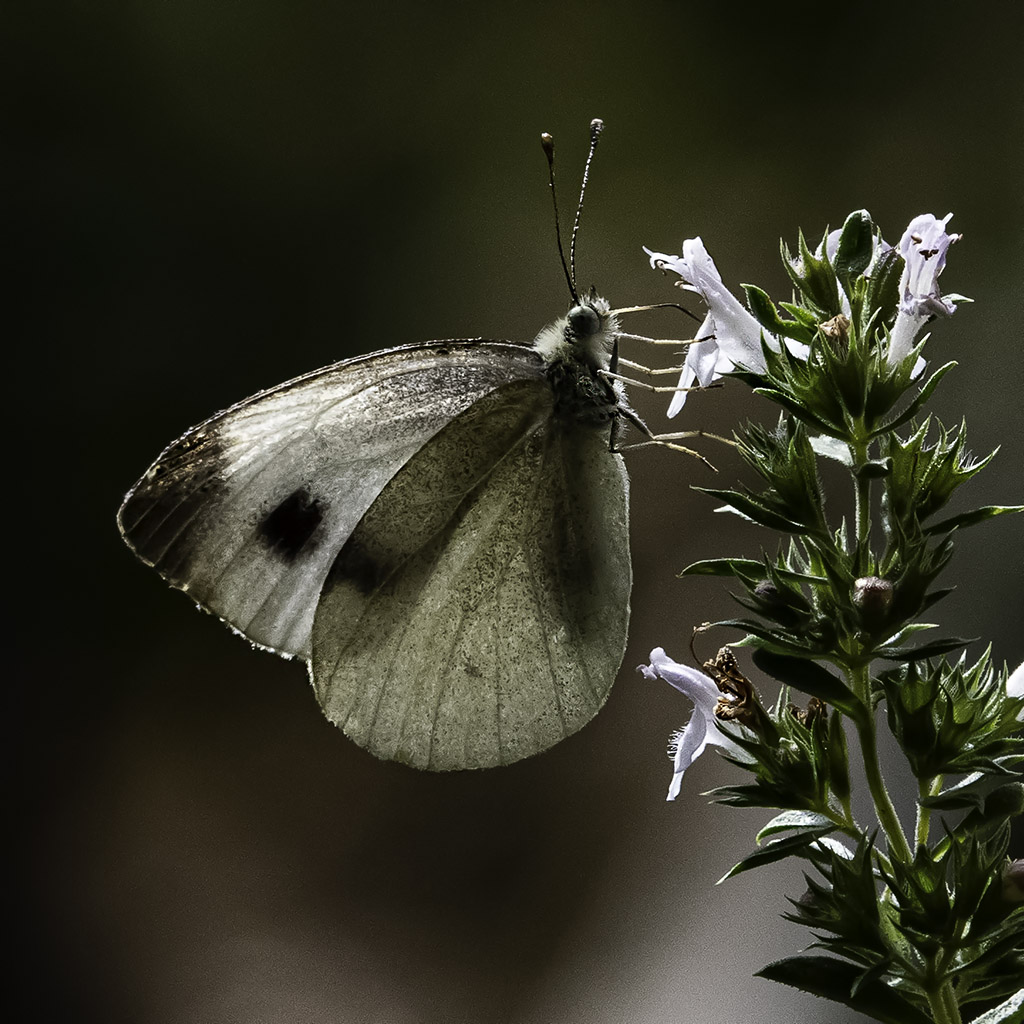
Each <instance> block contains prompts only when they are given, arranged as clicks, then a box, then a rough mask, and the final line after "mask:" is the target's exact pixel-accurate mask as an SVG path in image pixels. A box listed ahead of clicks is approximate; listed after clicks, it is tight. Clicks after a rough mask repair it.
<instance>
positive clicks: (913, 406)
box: [871, 360, 956, 437]
mask: <svg viewBox="0 0 1024 1024" xmlns="http://www.w3.org/2000/svg"><path fill="white" fill-rule="evenodd" d="M954 366H956V362H954V361H952V360H951V361H950V362H948V363H944V364H943V365H942V366H940V367H939V368H938V369H937V370H936V371H935V372H934V373H933V374H932V375H931V376H930V377H929V378H928V380H927V381H926V382H925V384H924V387H922V388H921V390H920V391H919V392H918V393H917V396H916V397H915V398H914V400H913V401H912V402H911V403H910V405H908V406H907V407H906V409H904V410H903V412H901V413H900V414H899V415H898V416H897V417H895V419H891V420H887V421H886V422H885V423H883V424H882V425H881V426H880V427H878V428H876V429H875V430H873V431H872V432H871V436H872V437H878V436H879V435H880V434H887V433H888V432H889V431H890V430H893V429H895V428H896V427H899V426H902V425H903V424H904V423H906V422H907V420H909V419H910V418H911V417H912V416H914V415H915V414H916V413H917V410H918V409H920V408H921V406H922V405H924V403H925V402H927V401H928V399H929V398H931V396H932V392H933V391H934V390H935V389H936V388H937V387H938V386H939V381H940V380H942V378H943V377H945V376H946V374H947V373H948V372H949V371H950V370H952V369H953V367H954Z"/></svg>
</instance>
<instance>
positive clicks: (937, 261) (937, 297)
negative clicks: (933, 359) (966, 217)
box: [888, 213, 962, 366]
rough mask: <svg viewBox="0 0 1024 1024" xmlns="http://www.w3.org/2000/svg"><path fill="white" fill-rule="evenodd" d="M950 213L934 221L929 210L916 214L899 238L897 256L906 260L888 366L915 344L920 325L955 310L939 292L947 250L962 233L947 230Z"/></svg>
mask: <svg viewBox="0 0 1024 1024" xmlns="http://www.w3.org/2000/svg"><path fill="white" fill-rule="evenodd" d="M952 216H953V214H951V213H947V214H946V216H945V217H943V219H942V220H937V219H936V218H935V217H934V216H932V214H930V213H923V214H921V216H920V217H915V218H914V219H913V220H912V221H911V222H910V224H908V225H907V230H906V231H904V232H903V237H902V238H901V239H900V246H899V249H900V255H901V256H902V257H903V259H904V260H905V264H904V267H903V276H902V277H901V278H900V308H899V312H898V313H897V314H896V322H895V323H894V324H893V327H892V331H891V332H890V334H889V355H888V361H889V365H890V366H895V365H896V364H897V363H899V362H902V361H903V360H904V359H906V358H907V356H908V355H909V354H910V350H911V349H912V348H913V347H914V340H915V339H916V338H917V335H918V334H919V333H920V331H921V328H922V327H923V326H924V325H925V324H926V323H927V322H928V321H929V320H931V319H932V318H933V317H936V316H951V315H952V314H953V313H955V312H956V302H954V301H953V298H952V297H949V298H943V297H942V293H941V292H940V291H939V283H938V281H939V274H941V273H942V271H943V269H944V268H945V266H946V252H947V251H948V250H949V247H950V246H951V245H952V244H953V243H954V242H956V241H959V240H960V238H961V237H962V236H961V235H950V234H947V233H946V224H948V223H949V219H950V217H952Z"/></svg>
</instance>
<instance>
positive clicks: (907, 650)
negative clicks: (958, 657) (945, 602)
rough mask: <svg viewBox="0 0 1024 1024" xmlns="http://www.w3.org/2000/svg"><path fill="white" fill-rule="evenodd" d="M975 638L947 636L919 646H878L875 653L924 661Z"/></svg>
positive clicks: (965, 644)
mask: <svg viewBox="0 0 1024 1024" xmlns="http://www.w3.org/2000/svg"><path fill="white" fill-rule="evenodd" d="M977 639H978V638H977V637H976V636H971V637H962V636H949V637H944V638H943V639H941V640H932V641H931V642H930V643H927V644H922V645H921V646H920V647H904V648H895V647H879V648H878V650H877V651H875V654H876V655H877V656H878V657H879V658H888V659H889V660H890V661H924V659H925V658H937V657H938V656H939V655H940V654H948V653H949V652H950V651H955V650H957V649H958V648H960V647H966V646H967V645H968V644H972V643H974V641H975V640H977Z"/></svg>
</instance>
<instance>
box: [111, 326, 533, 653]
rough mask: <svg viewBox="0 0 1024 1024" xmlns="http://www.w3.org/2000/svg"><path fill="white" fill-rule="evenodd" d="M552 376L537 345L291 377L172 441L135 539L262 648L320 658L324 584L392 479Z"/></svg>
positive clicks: (418, 351) (422, 353)
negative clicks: (478, 411)
mask: <svg viewBox="0 0 1024 1024" xmlns="http://www.w3.org/2000/svg"><path fill="white" fill-rule="evenodd" d="M520 379H526V380H533V381H539V380H543V364H542V361H541V359H540V358H539V356H538V355H537V353H536V352H535V351H533V350H532V349H530V348H528V347H525V346H519V345H514V344H511V343H505V342H495V341H453V342H437V343H433V344H429V345H417V346H408V347H405V348H398V349H391V350H389V351H386V352H381V353H377V354H375V355H372V356H367V357H363V358H359V359H353V360H349V361H346V362H342V363H338V364H336V365H334V366H331V367H327V368H326V369H323V370H319V371H316V372H315V373H311V374H307V375H306V376H304V377H299V378H297V379H296V380H293V381H289V382H288V383H285V384H282V385H280V386H279V387H277V388H274V389H272V390H270V391H265V392H262V393H260V394H258V395H255V396H253V397H252V398H250V399H247V400H246V401H244V402H241V403H239V404H238V405H236V406H233V407H232V408H230V409H228V410H226V411H225V412H221V413H218V414H217V415H216V416H213V417H211V418H210V419H209V420H207V421H205V422H204V423H202V424H200V425H199V426H198V427H195V428H193V429H192V430H190V431H189V432H188V433H187V434H185V435H184V436H183V437H182V438H180V439H179V440H178V441H177V442H175V443H174V444H172V445H171V446H170V447H169V448H167V449H166V451H164V453H163V454H162V455H161V456H160V457H159V458H158V459H157V461H156V462H155V463H154V464H153V465H152V466H151V467H150V469H149V470H148V471H147V473H146V474H145V475H144V476H143V477H142V479H141V480H140V481H139V482H138V483H137V484H136V485H135V487H134V488H132V490H131V491H130V492H129V493H128V496H127V497H126V499H125V502H124V504H123V505H122V507H121V511H120V514H119V522H120V525H121V530H122V533H123V534H124V537H125V540H127V542H128V544H129V545H130V546H131V547H132V549H133V550H134V551H135V552H136V554H138V555H139V557H140V558H142V559H143V560H144V561H146V562H147V563H149V564H151V565H152V566H154V568H156V569H157V570H158V571H159V572H160V574H161V575H162V576H163V577H164V578H165V579H166V580H167V581H168V582H169V583H171V584H172V585H173V586H175V587H178V588H180V589H182V590H184V591H187V592H188V593H189V594H190V596H192V597H193V598H194V599H195V600H196V601H197V602H198V603H199V604H200V605H202V606H203V607H204V608H206V609H207V610H208V611H211V612H213V613H215V614H216V615H218V616H220V617H221V618H222V619H224V620H226V621H227V622H228V623H229V624H230V625H232V626H233V627H234V628H236V629H238V630H239V631H240V632H242V633H244V634H245V635H246V636H247V637H248V638H249V639H250V640H252V641H253V642H254V643H257V644H260V645H261V646H264V647H268V648H271V649H273V650H276V651H278V652H280V653H282V654H294V655H299V656H301V657H304V658H308V656H309V653H310V632H311V629H312V626H313V615H314V611H315V609H316V606H317V600H318V596H319V593H320V589H321V586H322V584H323V581H324V579H325V578H326V576H327V573H328V570H329V569H330V567H331V565H332V563H333V562H334V560H335V557H336V555H337V554H338V552H339V550H341V548H342V545H343V544H344V543H345V541H346V539H347V538H348V537H349V535H350V534H351V533H352V531H353V529H354V528H355V526H356V524H357V523H358V522H359V521H360V519H361V518H362V517H363V515H364V513H365V512H366V511H367V509H369V508H370V507H371V505H372V504H373V502H374V500H375V499H376V498H377V496H378V495H379V494H380V492H381V490H382V489H383V488H384V487H385V485H386V484H387V483H388V481H389V480H391V479H392V477H394V476H395V474H396V472H397V471H398V470H399V469H400V468H401V467H402V466H403V465H404V464H405V463H406V462H407V461H408V460H409V459H410V457H412V456H413V455H414V454H415V453H416V452H417V451H419V450H420V449H421V448H422V447H423V445H424V444H425V443H427V442H428V441H429V440H430V439H431V438H432V437H433V436H434V435H435V434H436V433H437V432H438V431H439V430H440V429H441V428H442V427H443V426H444V425H445V424H446V423H448V422H449V421H450V420H451V419H452V418H453V417H457V416H459V415H460V414H461V413H462V412H464V411H465V410H466V409H469V408H470V407H472V406H473V405H474V403H476V402H478V401H479V400H481V399H482V398H484V396H486V395H488V394H489V393H491V392H492V391H494V390H495V389H496V388H500V387H502V386H503V385H506V384H508V383H509V382H511V381H516V380H520Z"/></svg>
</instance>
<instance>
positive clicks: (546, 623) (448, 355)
mask: <svg viewBox="0 0 1024 1024" xmlns="http://www.w3.org/2000/svg"><path fill="white" fill-rule="evenodd" d="M598 130H599V129H598ZM592 137H593V138H594V139H595V140H596V132H594V134H593V136H592ZM588 164H589V161H588ZM573 276H574V275H570V274H569V273H568V272H567V277H569V278H570V287H571V289H572V291H573V295H574V299H575V303H574V305H573V307H572V308H571V309H570V310H569V312H568V315H567V316H565V317H563V318H561V319H560V320H557V321H556V322H555V323H553V324H551V325H550V326H548V327H546V328H544V330H542V331H541V332H540V333H539V334H538V336H537V338H536V340H535V341H534V342H533V344H532V345H529V346H527V345H520V344H513V343H511V342H504V341H486V340H473V341H443V342H432V343H429V344H425V345H410V346H404V347H401V348H393V349H387V350H385V351H382V352H377V353H374V354H372V355H369V356H364V357H360V358H357V359H350V360H346V361H344V362H340V363H337V364H335V365H333V366H329V367H327V368H325V369H322V370H318V371H316V372H314V373H310V374H307V375H305V376H303V377H298V378H296V379H295V380H292V381H289V382H287V383H285V384H282V385H280V386H278V387H276V388H272V389H271V390H269V391H263V392H260V393H259V394H257V395H254V396H253V397H251V398H248V399H246V400H245V401H243V402H240V403H239V404H238V405H234V406H232V407H231V408H230V409H227V410H225V411H224V412H220V413H218V414H216V415H215V416H213V417H211V418H210V419H208V420H206V421H205V422H204V423H201V424H199V426H197V427H194V428H192V429H191V430H189V431H188V432H187V433H186V434H184V436H182V437H181V438H180V439H179V440H178V441H176V442H175V443H174V444H172V445H171V446H170V447H169V448H167V449H166V450H165V451H164V452H163V453H162V454H161V455H160V457H159V458H158V459H157V460H156V461H155V462H154V463H153V465H152V466H151V467H150V468H149V470H147V472H146V474H145V475H144V476H143V477H142V479H141V480H140V481H139V482H138V483H137V484H136V485H135V486H134V487H133V488H132V489H131V491H129V493H128V495H127V497H126V498H125V501H124V504H123V505H122V507H121V510H120V513H119V516H118V520H119V523H120V527H121V532H122V534H123V536H124V538H125V540H126V541H127V543H128V545H129V546H130V547H131V548H132V550H133V551H134V552H135V553H136V554H137V555H138V556H139V558H141V559H142V560H143V561H144V562H146V563H147V564H149V565H151V566H153V567H154V568H155V569H156V570H157V571H158V572H159V573H160V575H161V576H163V577H164V579H166V580H167V581H168V582H169V583H170V584H171V585H172V586H174V587H177V588H179V589H181V590H183V591H185V592H186V593H188V594H189V595H190V596H191V597H192V598H194V599H195V600H196V601H197V602H198V603H199V605H200V606H201V607H202V608H204V609H206V610H207V611H210V612H212V613H213V614H215V615H218V616H219V617H220V618H222V619H223V620H224V621H225V622H227V623H228V624H229V625H230V626H232V627H233V628H234V629H236V630H237V631H238V632H240V633H242V634H244V635H245V636H246V637H248V639H249V640H251V641H252V642H253V643H254V644H257V645H259V646H261V647H264V648H267V649H268V650H271V651H275V652H277V653H279V654H282V655H285V656H289V657H290V656H295V657H299V658H302V659H303V660H305V661H307V662H308V664H309V671H310V676H311V679H312V683H313V687H314V689H315V691H316V695H317V699H318V700H319V702H320V705H321V707H322V708H323V710H324V713H325V714H326V715H327V717H328V718H329V719H330V720H331V721H332V722H334V723H335V724H336V725H338V726H339V727H340V728H342V729H343V730H344V732H345V733H346V735H348V736H349V737H350V738H352V739H353V740H354V741H355V742H356V743H358V744H359V745H360V746H362V747H365V748H366V749H367V750H369V751H370V752H371V753H373V754H375V755H377V756H378V757H382V758H387V759H393V760H397V761H402V762H404V763H406V764H410V765H413V766H415V767H418V768H428V769H435V770H443V769H458V768H484V767H488V766H492V765H498V764H509V763H511V762H513V761H517V760H519V759H520V758H523V757H527V756H529V755H530V754H535V753H537V752H539V751H541V750H544V749H545V748H547V747H550V746H551V745H553V744H555V743H557V742H558V741H559V740H561V739H563V738H564V737H566V736H568V735H570V734H571V733H573V732H575V731H576V730H577V729H579V728H580V727H581V726H583V725H584V724H585V723H586V722H588V721H589V720H590V719H591V718H592V717H593V716H594V715H595V714H596V713H597V711H598V710H599V709H600V708H601V706H602V705H603V704H604V702H605V699H606V698H607V696H608V692H609V690H610V689H611V686H612V683H613V682H614V680H615V676H616V673H617V671H618V669H619V666H620V664H621V662H622V657H623V653H624V650H625V644H626V630H627V625H628V621H629V594H630V587H631V579H632V573H631V568H630V558H629V531H628V507H627V505H628V502H627V498H628V488H629V485H628V478H627V475H626V470H625V466H624V463H623V460H622V456H621V455H619V454H618V453H617V452H616V451H615V438H616V436H617V433H618V428H619V426H620V422H621V419H622V418H623V417H624V416H625V417H626V418H629V419H634V420H635V417H634V416H633V414H632V413H631V412H630V411H629V409H628V406H626V405H625V402H624V399H623V394H622V389H621V385H620V384H619V383H618V382H616V381H613V380H611V379H610V378H609V377H608V376H606V374H608V373H609V372H614V370H615V369H616V363H617V357H616V342H617V336H618V324H617V321H616V317H615V315H614V313H613V312H611V311H610V309H609V306H608V303H606V302H605V301H604V300H603V299H601V298H598V297H597V296H596V295H593V294H591V295H590V296H589V297H586V298H584V299H580V298H579V297H578V296H576V291H575V285H574V282H573V280H572V277H573Z"/></svg>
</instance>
